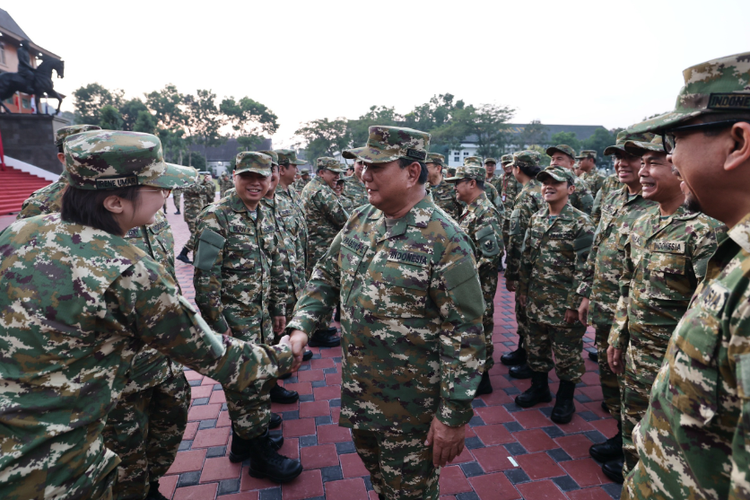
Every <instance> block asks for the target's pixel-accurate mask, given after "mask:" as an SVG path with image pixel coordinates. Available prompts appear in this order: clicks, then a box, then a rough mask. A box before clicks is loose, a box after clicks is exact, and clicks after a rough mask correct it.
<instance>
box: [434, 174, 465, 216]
mask: <svg viewBox="0 0 750 500" xmlns="http://www.w3.org/2000/svg"><path fill="white" fill-rule="evenodd" d="M427 189H428V190H429V193H430V196H431V197H432V200H433V201H434V202H435V205H437V206H439V207H440V208H442V209H443V210H444V211H445V213H447V214H448V215H450V216H451V217H452V218H453V220H458V218H459V217H460V216H461V211H462V210H463V207H462V206H461V205H460V204H459V203H458V200H457V199H456V189H455V188H454V187H453V184H450V183H449V182H445V181H444V180H443V181H440V184H438V185H437V186H430V185H429V183H427Z"/></svg>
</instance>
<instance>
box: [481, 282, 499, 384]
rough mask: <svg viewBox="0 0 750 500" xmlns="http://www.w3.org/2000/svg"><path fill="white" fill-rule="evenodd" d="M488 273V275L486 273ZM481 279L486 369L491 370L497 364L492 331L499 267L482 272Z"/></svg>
mask: <svg viewBox="0 0 750 500" xmlns="http://www.w3.org/2000/svg"><path fill="white" fill-rule="evenodd" d="M485 274H486V275H485ZM479 280H480V281H481V283H482V295H483V296H484V303H485V308H484V316H483V317H482V327H484V347H485V359H486V361H485V362H484V371H485V372H489V371H490V370H491V369H492V367H493V366H495V359H494V358H493V357H492V355H493V354H494V353H495V344H493V343H492V333H493V332H494V330H495V292H497V268H493V269H490V270H489V272H488V273H481V274H480V275H479Z"/></svg>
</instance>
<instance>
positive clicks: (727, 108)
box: [630, 52, 750, 133]
mask: <svg viewBox="0 0 750 500" xmlns="http://www.w3.org/2000/svg"><path fill="white" fill-rule="evenodd" d="M682 76H683V78H684V80H685V85H684V86H683V87H682V89H680V93H679V94H678V95H677V102H676V103H675V109H674V111H670V112H669V113H665V114H663V115H660V116H657V117H656V118H652V119H650V120H646V121H645V122H641V123H638V124H636V125H633V126H632V127H630V130H631V131H633V132H655V133H661V131H663V130H665V129H668V128H672V127H675V126H677V125H679V124H680V123H682V122H685V121H687V120H690V119H691V118H695V117H696V116H701V115H706V114H716V115H718V116H721V114H722V113H732V112H734V113H736V112H745V113H748V114H750V52H744V53H741V54H735V55H732V56H727V57H721V58H719V59H713V60H711V61H707V62H704V63H701V64H697V65H695V66H691V67H690V68H688V69H686V70H685V71H683V72H682ZM717 119H718V118H717Z"/></svg>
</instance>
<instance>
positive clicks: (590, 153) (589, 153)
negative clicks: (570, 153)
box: [576, 149, 596, 160]
mask: <svg viewBox="0 0 750 500" xmlns="http://www.w3.org/2000/svg"><path fill="white" fill-rule="evenodd" d="M585 158H592V159H594V160H596V151H595V150H593V149H583V150H581V154H579V155H578V156H576V160H583V159H585Z"/></svg>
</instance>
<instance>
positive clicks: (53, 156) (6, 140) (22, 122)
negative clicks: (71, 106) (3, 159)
mask: <svg viewBox="0 0 750 500" xmlns="http://www.w3.org/2000/svg"><path fill="white" fill-rule="evenodd" d="M57 122H63V123H65V124H67V122H66V121H65V120H62V119H61V118H57V117H55V116H49V115H27V114H8V113H2V114H0V134H2V142H3V150H4V152H5V154H6V155H8V156H12V157H13V158H16V159H18V160H21V161H24V162H26V163H30V164H32V165H34V166H37V167H39V168H41V169H43V170H46V171H48V172H52V173H55V174H60V173H61V172H62V165H61V164H60V162H59V161H58V159H57V148H56V147H55V132H54V131H55V130H56V127H57V128H59V124H58V123H57Z"/></svg>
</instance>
